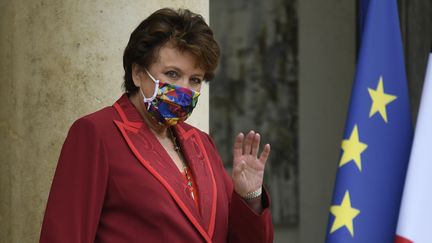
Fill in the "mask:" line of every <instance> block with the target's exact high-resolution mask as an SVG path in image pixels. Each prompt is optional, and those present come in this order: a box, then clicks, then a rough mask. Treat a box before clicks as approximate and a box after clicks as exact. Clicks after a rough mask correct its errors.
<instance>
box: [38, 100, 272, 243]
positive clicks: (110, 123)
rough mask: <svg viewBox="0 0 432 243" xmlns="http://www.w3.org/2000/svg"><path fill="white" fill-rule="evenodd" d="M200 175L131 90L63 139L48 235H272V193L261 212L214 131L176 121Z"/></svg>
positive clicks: (59, 241)
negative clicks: (159, 134)
mask: <svg viewBox="0 0 432 243" xmlns="http://www.w3.org/2000/svg"><path fill="white" fill-rule="evenodd" d="M174 132H175V133H176V135H177V137H178V140H179V144H180V146H181V148H182V151H183V153H184V156H185V158H186V159H187V161H188V162H189V165H190V168H191V170H192V173H193V176H194V178H195V181H196V184H197V189H198V195H199V196H198V198H199V209H198V208H197V207H196V206H195V204H194V201H193V199H192V198H191V197H190V194H189V191H188V188H187V187H186V184H185V183H184V179H183V176H182V175H181V173H180V172H179V170H178V169H177V167H176V166H175V164H174V163H173V162H172V160H171V158H170V157H169V156H168V154H167V153H166V151H165V149H164V148H163V147H162V146H161V144H160V143H159V142H158V140H157V139H156V137H155V136H154V135H153V133H152V132H151V131H150V130H149V128H148V127H147V126H146V124H145V123H144V122H143V120H142V118H141V116H140V114H139V113H138V111H137V110H136V109H135V107H134V106H133V105H132V103H131V102H130V101H129V99H128V97H127V95H123V96H122V97H121V98H120V99H119V100H118V101H117V102H116V103H115V104H114V106H112V107H106V108H104V109H102V110H100V111H97V112H95V113H93V114H90V115H87V116H85V117H83V118H80V119H79V120H77V121H76V122H75V123H74V124H73V125H72V127H71V129H70V131H69V134H68V136H67V138H66V141H65V143H64V145H63V148H62V151H61V154H60V159H59V162H58V165H57V169H56V172H55V176H54V179H53V183H52V187H51V192H50V195H49V199H48V203H47V207H46V212H45V217H44V221H43V224H42V230H41V236H40V242H42V243H51V242H52V243H67V242H71V243H90V242H104V243H110V242H112V243H122V242H125V243H126V242H127V243H135V242H163V243H172V242H188V243H190V242H214V243H219V242H220V243H222V242H247V243H252V242H272V241H273V225H272V221H271V214H270V211H269V197H268V195H267V193H265V194H264V197H263V203H264V205H263V206H264V211H263V212H262V213H261V214H260V215H257V214H256V213H254V212H253V211H252V210H251V209H250V208H249V207H248V206H247V204H246V203H245V202H244V201H243V200H242V199H241V198H240V197H239V196H238V195H237V194H236V193H235V192H234V191H233V184H232V181H231V178H230V177H228V176H227V174H226V172H225V170H224V168H223V166H222V162H221V159H220V157H219V155H218V152H217V151H216V148H215V146H214V144H213V142H212V140H211V139H210V138H209V136H208V135H207V134H205V133H204V132H201V131H200V130H198V129H196V128H194V127H192V126H190V125H187V124H185V123H181V124H178V125H176V126H174Z"/></svg>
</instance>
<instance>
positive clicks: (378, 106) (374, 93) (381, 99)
mask: <svg viewBox="0 0 432 243" xmlns="http://www.w3.org/2000/svg"><path fill="white" fill-rule="evenodd" d="M368 91H369V95H370V97H371V99H372V106H371V109H370V112H369V117H372V116H373V115H374V114H375V113H377V112H379V114H380V115H381V117H382V118H383V119H384V121H385V122H386V123H387V111H386V106H387V105H388V104H389V103H391V102H392V101H394V100H395V99H396V98H397V97H396V96H395V95H390V94H386V93H384V84H383V78H382V76H381V77H380V79H379V82H378V86H377V88H376V90H375V89H371V88H368Z"/></svg>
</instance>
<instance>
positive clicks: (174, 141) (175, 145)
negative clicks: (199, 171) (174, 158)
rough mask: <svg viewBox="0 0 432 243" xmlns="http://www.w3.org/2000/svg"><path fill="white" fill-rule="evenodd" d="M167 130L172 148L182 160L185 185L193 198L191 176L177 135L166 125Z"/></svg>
mask: <svg viewBox="0 0 432 243" xmlns="http://www.w3.org/2000/svg"><path fill="white" fill-rule="evenodd" d="M168 130H169V133H170V135H171V139H172V142H173V145H174V150H175V151H176V152H177V154H178V156H179V158H180V161H181V162H182V169H183V172H184V175H185V177H186V180H187V187H188V189H189V192H190V194H191V197H192V199H194V200H195V196H194V188H193V182H192V178H191V176H190V173H189V170H188V167H187V165H186V163H185V162H184V158H183V155H182V153H181V151H180V146H179V145H178V144H177V137H176V136H174V133H173V131H172V129H171V127H168Z"/></svg>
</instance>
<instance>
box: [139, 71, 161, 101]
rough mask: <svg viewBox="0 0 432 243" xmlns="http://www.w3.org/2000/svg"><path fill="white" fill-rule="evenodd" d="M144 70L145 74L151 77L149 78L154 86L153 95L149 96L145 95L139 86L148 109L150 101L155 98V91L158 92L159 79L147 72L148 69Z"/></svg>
mask: <svg viewBox="0 0 432 243" xmlns="http://www.w3.org/2000/svg"><path fill="white" fill-rule="evenodd" d="M145 71H146V73H147V75H148V76H149V77H150V78H151V80H153V82H154V83H155V88H154V91H153V95H152V96H151V97H150V98H147V97H145V95H144V92H143V91H142V89H141V87H140V91H141V94H142V96H143V97H144V104H146V105H147V110H149V109H150V106H151V102H152V101H153V100H154V99H155V98H156V95H157V92H158V89H159V80H157V79H155V78H154V77H153V76H152V75H151V74H150V73H149V71H148V70H147V69H145Z"/></svg>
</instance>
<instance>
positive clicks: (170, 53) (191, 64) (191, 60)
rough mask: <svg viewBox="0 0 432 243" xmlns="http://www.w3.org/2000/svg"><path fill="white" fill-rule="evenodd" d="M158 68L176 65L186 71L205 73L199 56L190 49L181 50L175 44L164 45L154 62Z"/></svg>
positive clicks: (154, 65)
mask: <svg viewBox="0 0 432 243" xmlns="http://www.w3.org/2000/svg"><path fill="white" fill-rule="evenodd" d="M152 66H153V67H156V68H160V69H163V68H167V67H176V68H178V69H180V70H181V71H183V72H185V73H193V74H200V75H204V74H205V71H204V70H203V69H202V68H201V67H200V66H199V63H198V60H197V58H196V57H195V56H194V55H192V54H191V53H190V52H188V51H180V50H179V49H178V48H176V47H174V46H173V45H170V44H166V45H163V46H162V47H161V48H160V49H159V51H158V54H157V58H156V61H155V62H154V63H153V64H152Z"/></svg>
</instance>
